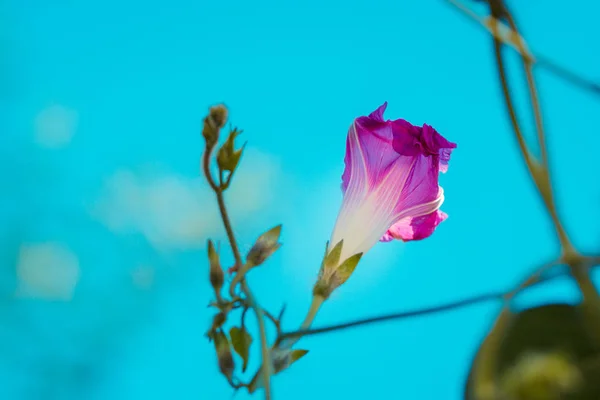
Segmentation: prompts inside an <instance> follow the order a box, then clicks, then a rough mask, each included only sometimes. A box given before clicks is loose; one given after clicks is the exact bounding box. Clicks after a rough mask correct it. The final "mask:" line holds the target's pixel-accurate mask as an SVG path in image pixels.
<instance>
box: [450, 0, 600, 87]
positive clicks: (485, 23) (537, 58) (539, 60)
mask: <svg viewBox="0 0 600 400" xmlns="http://www.w3.org/2000/svg"><path fill="white" fill-rule="evenodd" d="M445 1H446V2H447V3H449V4H451V5H452V6H454V8H455V9H457V10H458V11H459V12H461V13H462V14H463V15H465V16H467V17H468V18H469V20H471V21H472V22H475V23H476V24H477V25H479V26H480V27H482V28H484V29H486V30H487V31H488V32H489V33H490V34H492V35H494V32H492V31H491V30H490V26H489V25H490V24H491V23H493V22H494V21H493V20H496V19H497V18H495V17H491V18H488V19H485V18H482V17H480V16H479V15H478V14H477V13H476V12H474V11H473V10H471V9H470V8H469V7H468V6H466V5H464V4H463V3H462V2H461V1H458V0H445ZM511 18H513V20H514V17H511ZM498 23H500V24H502V27H503V28H505V29H503V30H506V27H505V24H504V23H503V22H501V21H500V20H499V19H498ZM496 35H497V36H496V38H497V39H499V40H500V41H502V42H503V43H504V44H506V45H508V46H510V47H512V48H514V49H516V50H517V51H519V52H521V51H522V50H525V54H523V53H521V56H526V57H527V58H529V59H530V60H531V62H532V64H533V65H535V66H537V67H540V68H544V69H546V70H547V71H548V72H550V73H553V74H554V75H556V76H557V77H559V78H561V79H564V80H565V81H567V82H569V83H571V84H573V85H575V86H577V87H579V88H581V89H583V90H586V91H589V92H592V93H593V94H596V95H600V84H599V83H596V82H593V81H591V80H589V79H586V78H583V77H581V76H580V75H578V74H576V73H575V72H573V71H571V70H569V69H567V68H565V67H563V66H561V65H558V64H556V63H555V62H552V61H550V59H548V58H547V57H545V56H543V55H541V54H539V53H533V52H532V51H531V50H528V49H526V48H524V49H518V48H517V46H516V45H515V43H513V41H511V40H507V39H506V38H505V37H504V36H503V35H500V34H499V32H497V33H496ZM521 39H522V38H521Z"/></svg>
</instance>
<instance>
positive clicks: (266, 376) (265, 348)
mask: <svg viewBox="0 0 600 400" xmlns="http://www.w3.org/2000/svg"><path fill="white" fill-rule="evenodd" d="M210 153H211V152H210V149H207V151H205V152H204V157H203V163H202V165H203V169H204V174H205V175H206V179H207V180H208V183H209V185H210V186H211V188H212V189H213V191H214V192H215V194H216V196H217V202H218V204H219V212H220V214H221V219H222V220H223V225H224V226H225V231H226V233H227V238H228V239H229V245H230V246H231V250H232V252H233V256H234V258H235V262H236V267H238V268H239V267H240V266H241V265H242V257H241V256H240V251H239V248H238V245H237V241H236V240H235V235H234V234H233V228H232V226H231V221H230V219H229V215H228V214H227V208H226V206H225V199H224V198H223V188H222V184H223V182H222V177H223V175H222V173H220V175H219V176H220V178H221V179H220V182H219V183H220V185H217V184H216V183H215V181H214V179H213V177H212V174H211V173H210V168H209V166H210ZM240 286H241V288H242V292H244V294H245V295H246V300H247V301H248V305H249V306H250V308H252V310H253V311H254V313H255V314H256V319H257V322H258V328H259V332H260V345H261V354H262V359H263V365H266V366H267V368H262V374H263V381H264V383H263V384H264V388H265V400H271V384H270V378H271V368H269V366H270V356H269V344H268V343H267V330H266V327H265V321H264V319H265V317H264V313H263V310H262V308H261V307H260V306H259V305H258V303H257V302H256V299H255V298H254V295H253V294H252V291H251V290H250V288H249V287H248V283H247V282H246V279H245V278H243V279H242V280H241V282H240Z"/></svg>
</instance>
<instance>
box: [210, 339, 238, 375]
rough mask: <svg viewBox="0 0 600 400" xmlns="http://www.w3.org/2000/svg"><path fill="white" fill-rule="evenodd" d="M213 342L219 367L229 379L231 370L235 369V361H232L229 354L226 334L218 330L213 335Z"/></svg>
mask: <svg viewBox="0 0 600 400" xmlns="http://www.w3.org/2000/svg"><path fill="white" fill-rule="evenodd" d="M214 342H215V350H216V352H217V360H218V363H219V369H220V370H221V373H222V374H223V375H225V376H226V377H227V378H229V379H231V377H232V376H233V370H234V369H235V363H234V361H233V355H232V354H231V348H230V346H229V340H227V336H226V335H225V334H224V333H223V331H218V332H217V333H216V334H215V336H214Z"/></svg>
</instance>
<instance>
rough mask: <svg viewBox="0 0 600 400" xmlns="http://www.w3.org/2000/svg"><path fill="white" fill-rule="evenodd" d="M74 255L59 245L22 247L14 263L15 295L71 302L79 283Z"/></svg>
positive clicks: (40, 244) (52, 243)
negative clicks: (15, 273)
mask: <svg viewBox="0 0 600 400" xmlns="http://www.w3.org/2000/svg"><path fill="white" fill-rule="evenodd" d="M79 275H80V269H79V260H78V259H77V256H76V255H75V254H74V253H73V252H72V251H71V250H69V249H68V248H67V247H66V246H65V245H63V244H61V243H54V242H47V243H39V244H26V245H23V246H21V249H20V252H19V260H18V264H17V277H18V280H19V283H18V287H17V292H16V294H17V296H19V297H29V298H40V299H46V300H70V299H71V298H72V297H73V292H74V290H75V287H76V286H77V282H78V281H79Z"/></svg>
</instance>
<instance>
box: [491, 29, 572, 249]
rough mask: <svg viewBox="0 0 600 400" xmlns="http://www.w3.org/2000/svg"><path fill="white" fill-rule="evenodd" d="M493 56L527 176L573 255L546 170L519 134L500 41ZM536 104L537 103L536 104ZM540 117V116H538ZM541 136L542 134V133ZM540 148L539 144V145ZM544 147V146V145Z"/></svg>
mask: <svg viewBox="0 0 600 400" xmlns="http://www.w3.org/2000/svg"><path fill="white" fill-rule="evenodd" d="M493 40H494V55H495V58H496V66H497V67H498V75H499V78H500V83H501V86H502V92H503V94H504V101H505V104H506V108H507V111H508V115H509V117H510V121H511V124H512V127H513V131H514V133H515V136H516V138H517V143H518V144H519V149H520V150H521V154H522V155H523V159H524V160H525V164H526V165H527V169H528V171H529V175H530V176H531V178H532V180H533V182H534V184H535V186H536V188H537V190H538V192H539V193H540V196H541V197H542V201H543V202H544V205H545V206H546V209H547V210H548V213H549V214H550V218H551V219H552V223H553V225H554V228H555V230H556V233H557V236H558V239H559V241H560V244H561V246H562V248H563V251H564V252H565V253H575V250H574V248H573V245H572V244H571V242H570V241H569V238H568V237H567V234H566V232H565V230H564V228H563V226H562V224H561V222H560V219H559V217H558V214H557V212H556V207H555V206H554V200H553V198H552V189H551V186H550V179H549V176H548V170H547V169H546V168H545V166H544V165H540V164H539V163H538V162H537V161H536V160H535V159H534V158H533V157H532V156H531V153H530V152H529V150H528V148H527V144H526V143H525V138H524V136H523V133H522V132H521V128H520V126H519V122H518V120H517V114H516V111H515V108H514V105H513V102H512V97H511V94H510V89H509V87H508V80H507V78H506V70H505V67H504V60H503V58H502V42H500V40H498V39H496V38H494V39H493ZM536 104H537V103H536ZM540 115H541V114H540ZM542 134H543V132H542ZM540 146H541V144H540ZM544 147H545V144H544Z"/></svg>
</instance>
